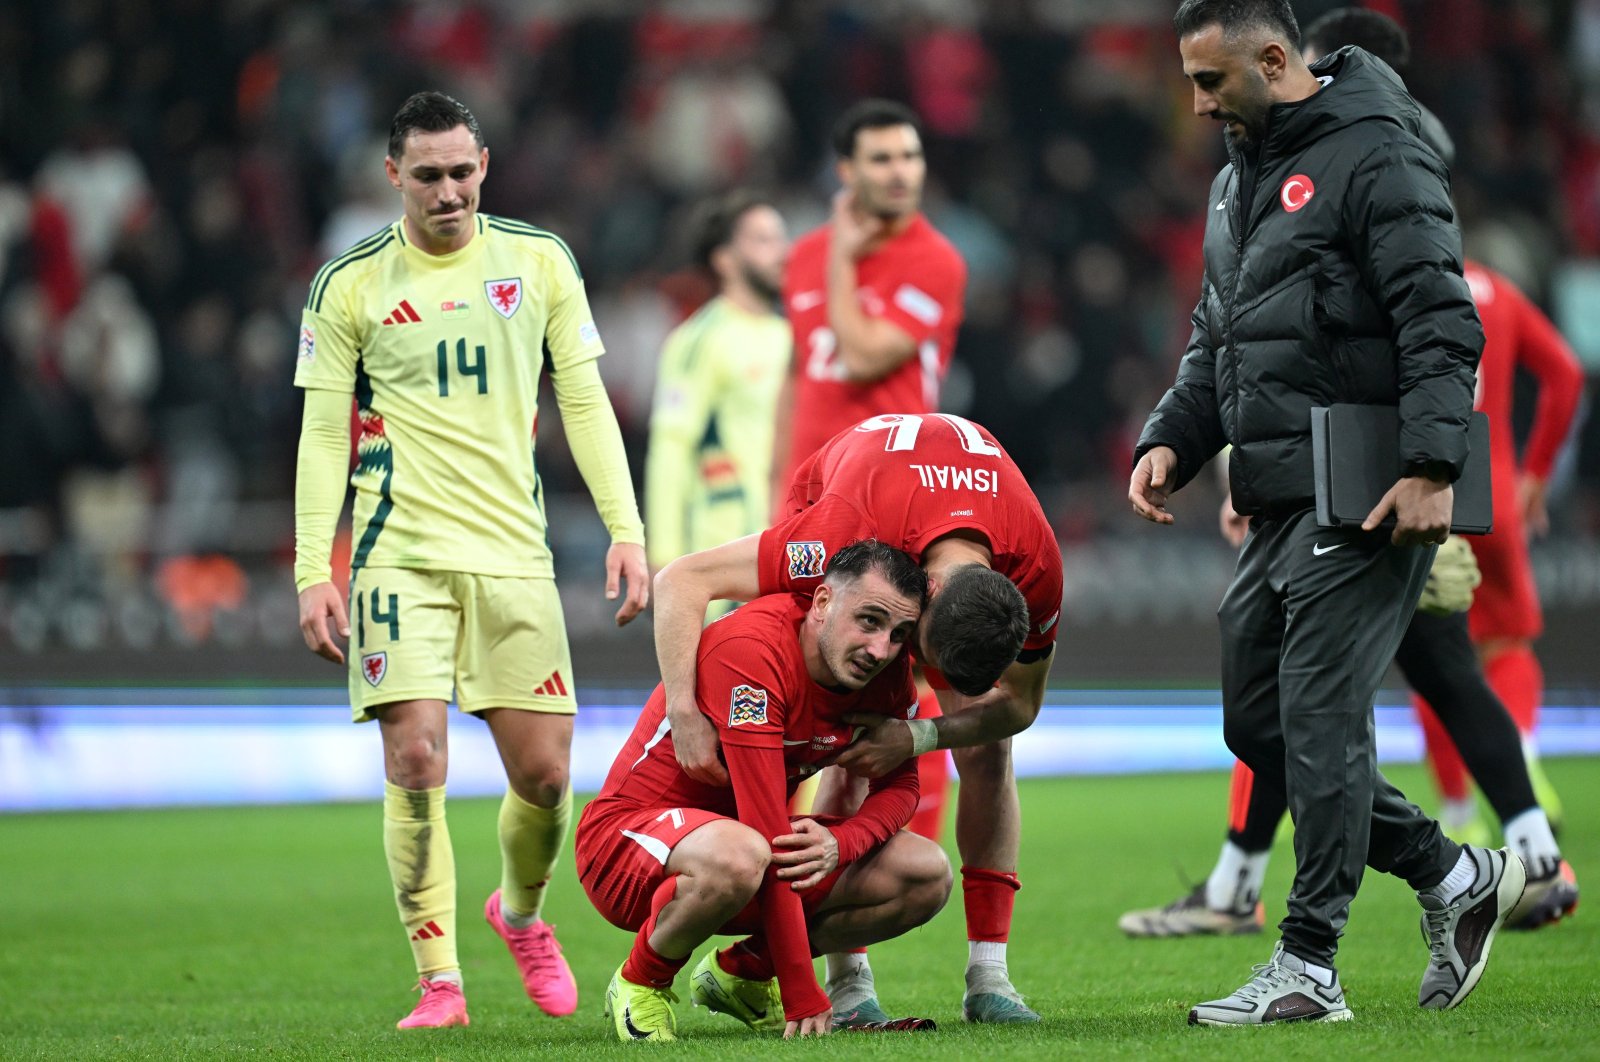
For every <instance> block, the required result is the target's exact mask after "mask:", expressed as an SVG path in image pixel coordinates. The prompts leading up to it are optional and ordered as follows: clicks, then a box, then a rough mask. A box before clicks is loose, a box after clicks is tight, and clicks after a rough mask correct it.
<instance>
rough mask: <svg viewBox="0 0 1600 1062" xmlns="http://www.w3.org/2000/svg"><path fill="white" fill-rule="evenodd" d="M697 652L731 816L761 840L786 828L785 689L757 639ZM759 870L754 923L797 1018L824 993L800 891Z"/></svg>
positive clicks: (778, 666) (819, 1005)
mask: <svg viewBox="0 0 1600 1062" xmlns="http://www.w3.org/2000/svg"><path fill="white" fill-rule="evenodd" d="M715 649H716V651H715V652H712V653H702V654H701V658H700V669H699V674H698V675H697V677H696V691H697V694H698V699H699V703H700V711H701V712H702V713H704V714H705V715H706V716H707V717H708V718H709V719H710V720H711V721H712V722H713V723H715V724H716V726H717V735H718V737H720V738H721V739H722V756H723V759H724V760H725V761H726V762H727V765H728V778H729V780H730V781H731V782H732V783H733V798H734V802H735V804H736V806H737V808H738V815H739V821H740V822H741V823H743V824H744V825H746V826H748V827H750V828H751V829H752V830H755V831H756V832H757V833H759V834H760V835H761V836H762V837H764V838H766V840H767V843H768V844H769V845H770V844H771V843H772V839H773V838H774V837H778V836H780V835H782V834H785V833H788V832H789V801H788V787H787V785H786V774H785V769H784V762H783V724H784V717H785V713H784V708H785V703H786V697H787V693H786V691H785V688H784V679H783V676H784V668H783V662H782V660H781V659H780V657H779V655H778V652H777V650H776V649H775V648H774V647H773V646H771V645H770V644H768V643H767V642H764V641H762V640H761V639H759V638H749V637H733V638H725V639H722V640H720V641H717V642H715ZM776 873H777V868H776V867H772V868H769V869H768V871H767V878H766V881H765V882H764V883H763V884H762V886H761V891H760V892H759V893H757V894H756V903H757V904H758V905H759V906H760V909H761V928H762V929H763V931H765V933H766V934H767V940H768V942H769V943H770V945H771V947H772V964H773V968H774V970H775V971H776V973H777V975H778V987H779V989H780V990H781V991H782V993H783V1001H784V1014H785V1015H786V1016H787V1017H788V1018H789V1020H791V1021H799V1020H800V1019H801V1018H805V1017H809V1016H810V1015H812V1014H817V1013H820V1012H821V1011H823V1010H824V1009H826V1008H827V1006H828V997H827V996H826V995H824V994H823V992H822V989H821V988H819V987H818V986H817V978H816V974H815V973H814V972H813V970H812V967H811V943H810V937H809V935H808V934H807V932H806V921H805V911H804V909H803V908H802V907H801V904H800V897H799V896H798V895H797V894H796V893H795V891H794V890H793V889H791V888H790V887H789V883H788V882H784V881H779V880H778V879H777V877H776V876H775V875H776Z"/></svg>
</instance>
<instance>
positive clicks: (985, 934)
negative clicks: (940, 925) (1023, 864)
mask: <svg viewBox="0 0 1600 1062" xmlns="http://www.w3.org/2000/svg"><path fill="white" fill-rule="evenodd" d="M1020 888H1022V882H1020V881H1018V880H1017V876H1016V875H1015V874H1012V873H1008V872H1007V871H1004V870H984V869H983V868H981V867H962V868H961V899H962V902H963V905H964V906H965V907H966V909H967V939H968V940H986V941H990V942H992V943H995V944H1004V943H1005V942H1006V938H1007V937H1009V936H1010V935H1011V908H1012V905H1013V904H1014V903H1015V902H1016V898H1017V890H1018V889H1020Z"/></svg>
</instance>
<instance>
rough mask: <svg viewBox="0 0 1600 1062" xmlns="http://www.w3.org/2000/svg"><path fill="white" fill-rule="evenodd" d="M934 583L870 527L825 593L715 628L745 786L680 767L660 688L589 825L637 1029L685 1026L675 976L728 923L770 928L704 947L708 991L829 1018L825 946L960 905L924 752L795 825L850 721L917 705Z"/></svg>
mask: <svg viewBox="0 0 1600 1062" xmlns="http://www.w3.org/2000/svg"><path fill="white" fill-rule="evenodd" d="M926 592H927V577H926V576H925V575H924V574H923V572H922V571H921V569H919V568H918V567H917V566H916V563H915V562H914V561H913V560H912V559H911V558H910V557H908V556H907V555H906V554H904V553H902V552H900V551H899V550H896V549H892V548H890V547H889V546H887V545H885V544H883V543H881V542H876V541H871V540H869V541H863V542H856V543H853V544H851V545H849V546H847V547H845V548H844V549H842V550H840V551H838V552H837V553H835V554H834V556H833V561H832V563H831V564H829V566H828V571H827V575H826V577H825V579H824V580H823V582H822V584H821V585H820V586H818V587H816V589H815V593H814V594H813V595H811V596H810V597H809V598H808V597H806V596H803V595H799V594H780V595H773V596H771V597H767V598H764V599H762V600H760V601H757V602H754V603H752V604H749V605H746V606H745V607H743V608H740V609H738V610H737V611H735V612H733V613H732V614H730V615H729V616H727V617H726V618H724V619H722V620H720V621H718V622H717V623H714V624H712V625H711V626H710V627H708V628H707V629H706V631H705V633H704V636H703V637H702V638H701V639H700V642H699V649H698V658H699V667H698V672H697V675H696V688H697V692H696V697H695V703H696V712H697V714H699V715H700V717H701V718H704V719H706V720H709V721H710V722H711V724H712V725H714V727H715V729H716V731H717V732H718V734H719V736H720V738H721V746H722V754H723V756H724V757H725V760H726V764H727V775H728V778H729V779H730V781H731V786H712V785H707V784H706V783H704V782H701V781H697V780H696V779H694V778H691V777H690V776H689V775H688V774H686V773H685V772H684V771H683V769H682V768H680V767H679V766H678V762H677V759H676V757H675V754H674V748H673V739H674V736H675V735H674V728H673V727H672V726H671V725H670V724H669V721H668V718H667V713H666V697H665V694H664V692H663V690H662V688H661V687H659V686H658V687H657V688H656V690H655V693H654V694H653V695H652V696H651V698H650V700H649V702H648V703H647V704H646V705H645V708H644V711H643V713H642V714H641V715H640V717H639V721H638V723H637V724H636V725H635V726H634V730H633V734H632V736H631V737H630V738H629V740H628V742H627V744H626V745H624V746H623V748H622V751H621V752H620V753H618V755H617V758H616V761H615V762H614V763H613V764H612V767H611V772H610V774H609V775H607V777H606V781H605V785H604V786H603V788H602V789H601V791H600V795H599V796H598V797H596V798H595V799H594V800H593V801H592V802H591V803H590V804H589V806H588V807H587V808H585V809H584V813H583V817H582V819H581V821H580V822H579V824H578V831H577V864H578V877H579V879H580V880H581V881H582V883H583V887H584V890H585V891H586V892H587V893H588V895H589V898H590V899H591V900H592V901H593V903H594V905H595V907H596V908H597V909H598V910H599V911H600V913H601V914H602V915H604V916H605V917H606V919H607V920H608V921H610V922H611V923H612V924H613V925H616V926H618V927H620V928H623V929H629V930H635V931H637V936H636V938H635V940H634V944H633V949H632V951H631V952H630V953H629V955H628V958H627V961H626V962H624V963H623V964H622V966H621V968H619V969H618V971H617V973H616V975H615V976H614V977H613V978H612V981H611V986H610V988H609V989H608V990H607V993H606V1012H607V1014H608V1015H609V1016H610V1018H611V1019H612V1022H613V1025H614V1027H615V1029H616V1032H617V1036H618V1037H619V1038H620V1039H621V1040H623V1041H629V1040H643V1039H654V1040H671V1039H674V1038H675V1037H674V1032H675V1029H676V1021H675V1019H674V1017H673V1013H672V1008H671V1002H672V1000H673V998H674V997H673V996H672V994H671V985H672V982H673V980H674V978H675V977H676V975H677V972H678V971H679V970H680V969H681V968H682V967H683V966H684V964H685V963H686V962H687V961H688V958H689V956H690V955H691V954H692V953H693V951H694V949H695V948H697V947H699V945H700V944H701V943H702V942H704V941H705V940H706V939H707V938H709V937H710V936H711V935H712V934H714V933H719V932H721V933H753V935H752V936H750V937H748V938H747V939H745V940H743V941H740V942H739V943H738V944H736V945H734V946H733V947H730V948H727V949H723V950H721V951H716V950H713V951H712V952H710V953H708V954H707V955H706V956H705V958H704V960H703V961H702V962H701V963H700V964H699V966H698V967H697V968H696V969H695V972H694V976H693V985H692V989H691V991H692V998H693V999H694V1001H695V1002H696V1003H699V1004H702V1005H705V1006H708V1007H710V1008H711V1009H712V1010H716V1011H721V1012H723V1013H727V1014H730V1015H732V1016H734V1017H737V1018H739V1019H740V1020H741V1021H743V1022H744V1023H745V1024H746V1025H748V1026H750V1027H751V1028H752V1029H755V1030H757V1031H777V1030H783V1031H784V1033H785V1035H786V1036H792V1035H801V1036H805V1035H813V1034H817V1035H820V1034H825V1033H827V1032H829V1031H831V1029H832V1009H831V1007H830V1005H829V1002H828V997H827V996H826V995H824V994H823V992H822V990H821V989H820V988H819V987H818V986H817V982H816V977H815V975H814V973H813V972H812V967H811V954H812V950H813V949H823V950H826V949H834V948H849V947H858V946H862V945H865V944H868V943H871V942H874V941H879V940H885V939H888V938H890V937H894V936H898V935H899V934H901V933H904V932H906V931H907V930H909V929H912V928H914V927H915V926H918V925H921V924H922V923H924V922H926V921H927V920H928V919H930V918H932V917H933V916H934V915H935V914H937V913H938V911H939V910H940V909H941V908H942V907H943V906H944V903H945V900H946V899H947V898H948V897H949V893H950V864H949V861H948V860H947V859H946V858H945V855H944V853H943V851H942V850H941V849H940V848H939V847H938V846H937V845H935V844H933V843H932V842H930V841H928V840H926V839H924V838H921V837H918V836H916V835H914V834H911V833H906V832H901V828H902V827H903V826H905V824H906V823H907V822H908V821H910V819H911V815H912V812H913V810H914V809H915V807H916V804H917V773H916V768H915V765H914V764H913V763H911V762H909V761H908V762H906V763H904V764H902V765H901V766H900V767H899V768H898V769H897V770H894V771H891V772H890V773H888V774H887V775H885V776H883V777H882V778H881V779H878V780H877V781H875V782H874V783H873V784H872V787H871V792H870V793H869V794H868V795H867V797H866V799H865V800H864V801H863V802H862V804H861V806H860V808H859V809H858V810H857V811H856V813H855V814H854V815H851V816H848V817H840V818H832V819H826V818H821V817H819V818H816V819H813V818H803V819H800V820H798V821H795V822H793V823H791V822H790V820H789V818H788V815H787V812H786V804H787V800H788V797H789V796H790V795H792V794H793V792H794V790H795V788H796V787H797V786H798V785H799V784H800V782H801V780H802V779H804V778H806V777H808V776H809V775H811V774H812V773H814V772H815V771H816V770H818V769H819V768H820V767H821V766H823V765H824V764H826V763H828V762H830V761H831V760H832V759H833V758H834V757H835V756H837V754H838V752H839V750H840V749H843V748H846V747H848V746H849V745H850V743H851V742H852V741H853V740H854V738H855V735H856V733H857V732H858V731H859V730H860V726H859V724H852V723H851V722H849V721H848V720H850V719H853V718H859V717H861V716H863V715H865V716H867V717H869V718H879V717H888V718H896V719H906V718H909V717H911V716H913V715H915V713H916V703H917V701H916V689H915V687H914V685H913V684H912V681H911V666H910V661H909V659H908V658H907V657H906V655H905V654H904V653H903V652H902V650H903V648H904V647H905V645H906V644H907V642H908V641H909V639H910V637H911V633H912V631H913V629H914V625H915V623H916V621H917V618H918V616H919V615H920V614H921V612H922V606H923V601H924V599H925V596H926ZM780 990H781V991H780Z"/></svg>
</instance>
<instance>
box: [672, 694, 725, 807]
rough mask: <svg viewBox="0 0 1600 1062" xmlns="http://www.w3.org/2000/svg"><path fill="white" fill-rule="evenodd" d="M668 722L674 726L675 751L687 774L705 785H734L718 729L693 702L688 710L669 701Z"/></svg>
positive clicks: (673, 744) (673, 745) (673, 740)
mask: <svg viewBox="0 0 1600 1062" xmlns="http://www.w3.org/2000/svg"><path fill="white" fill-rule="evenodd" d="M667 721H668V723H670V724H671V726H672V751H673V754H674V755H675V756H677V757H678V766H679V767H682V768H683V773H684V774H687V775H688V776H689V777H690V778H693V779H694V780H695V781H697V782H701V783H703V784H705V785H716V786H726V785H728V784H730V783H729V780H728V768H727V767H726V766H724V765H723V763H722V757H721V755H720V753H721V749H720V745H721V742H719V741H718V740H717V728H716V727H714V726H712V725H711V721H710V720H709V719H707V718H706V717H705V716H703V715H701V714H700V710H699V709H698V708H696V707H695V706H694V704H693V703H692V702H691V703H690V704H689V706H688V708H686V709H679V708H675V707H674V706H673V705H671V704H668V705H667Z"/></svg>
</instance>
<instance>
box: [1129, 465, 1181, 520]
mask: <svg viewBox="0 0 1600 1062" xmlns="http://www.w3.org/2000/svg"><path fill="white" fill-rule="evenodd" d="M1177 467H1178V454H1177V451H1176V450H1174V449H1173V448H1172V447H1170V446H1155V447H1152V448H1151V449H1149V450H1147V451H1145V455H1144V456H1143V457H1141V458H1139V463H1138V464H1137V465H1134V466H1133V478H1132V479H1130V480H1129V481H1128V501H1130V502H1132V503H1133V511H1134V512H1136V513H1138V514H1139V515H1140V516H1142V517H1144V518H1145V519H1146V520H1149V521H1150V522H1152V523H1157V524H1170V523H1172V514H1171V513H1169V512H1167V495H1168V494H1169V493H1170V492H1169V491H1168V489H1167V488H1168V485H1169V484H1170V483H1171V482H1172V473H1173V472H1174V471H1175V470H1176V469H1177Z"/></svg>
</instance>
